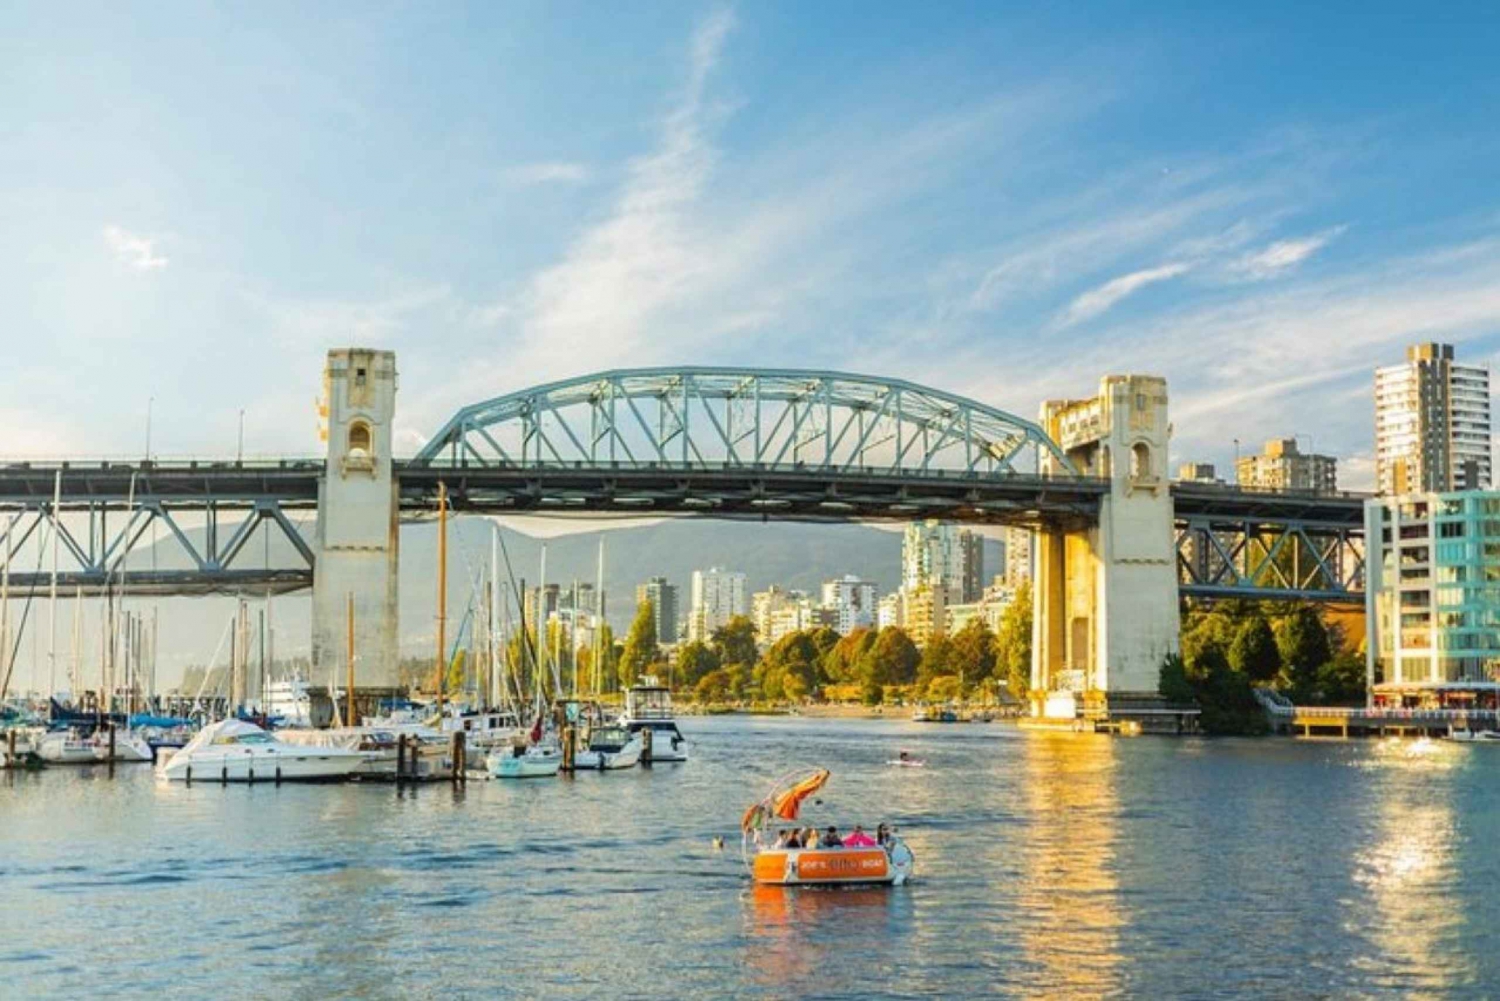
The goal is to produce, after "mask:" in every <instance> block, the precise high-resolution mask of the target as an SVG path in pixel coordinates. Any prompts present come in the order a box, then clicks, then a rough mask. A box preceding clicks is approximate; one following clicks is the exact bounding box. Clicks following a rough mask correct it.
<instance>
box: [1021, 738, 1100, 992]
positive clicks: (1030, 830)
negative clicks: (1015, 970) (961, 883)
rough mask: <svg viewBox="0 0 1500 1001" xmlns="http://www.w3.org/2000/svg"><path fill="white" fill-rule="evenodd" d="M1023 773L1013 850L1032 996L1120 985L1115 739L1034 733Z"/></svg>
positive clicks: (1094, 989)
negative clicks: (1020, 824) (1021, 813)
mask: <svg viewBox="0 0 1500 1001" xmlns="http://www.w3.org/2000/svg"><path fill="white" fill-rule="evenodd" d="M1033 737H1034V739H1032V740H1031V741H1029V742H1028V746H1027V748H1026V761H1025V767H1024V769H1023V772H1024V782H1025V796H1024V803H1025V809H1026V812H1027V815H1028V816H1027V819H1028V821H1029V822H1028V825H1027V828H1026V833H1025V836H1024V838H1023V839H1022V840H1021V841H1020V843H1019V845H1018V848H1019V850H1020V853H1021V856H1022V864H1021V870H1022V872H1023V873H1024V880H1023V886H1022V889H1021V891H1020V894H1019V897H1018V900H1017V910H1018V911H1019V912H1022V913H1025V914H1027V915H1028V920H1027V921H1026V922H1025V924H1024V928H1023V931H1022V935H1021V941H1022V947H1023V949H1024V952H1025V956H1026V959H1027V961H1028V962H1029V963H1031V964H1034V965H1035V966H1036V967H1037V968H1038V975H1037V976H1036V977H1034V978H1033V979H1034V980H1036V981H1037V982H1038V984H1039V986H1038V987H1037V989H1036V991H1035V992H1034V993H1035V996H1039V997H1040V996H1050V997H1060V996H1098V995H1100V994H1103V993H1107V992H1110V991H1112V990H1118V989H1119V987H1120V981H1119V975H1120V967H1121V962H1122V957H1121V954H1120V929H1121V928H1122V926H1123V925H1124V924H1125V916H1124V913H1123V909H1124V904H1123V902H1122V900H1121V897H1120V892H1119V891H1120V887H1119V878H1118V871H1117V858H1116V842H1117V839H1118V837H1119V829H1118V820H1119V809H1120V804H1119V799H1118V795H1117V790H1116V787H1115V782H1116V774H1115V773H1116V769H1117V767H1118V747H1117V742H1116V741H1115V740H1114V739H1113V738H1110V737H1096V736H1092V735H1089V736H1084V735H1078V734H1047V733H1037V734H1033Z"/></svg>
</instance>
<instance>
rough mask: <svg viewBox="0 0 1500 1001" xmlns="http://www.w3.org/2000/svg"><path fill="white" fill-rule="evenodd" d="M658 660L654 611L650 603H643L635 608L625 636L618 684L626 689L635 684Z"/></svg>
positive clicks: (658, 652)
mask: <svg viewBox="0 0 1500 1001" xmlns="http://www.w3.org/2000/svg"><path fill="white" fill-rule="evenodd" d="M660 659H661V649H660V648H659V647H658V646H657V645H656V610H655V609H654V608H652V606H651V602H649V601H643V602H641V603H640V604H639V605H637V606H636V609H635V619H634V621H632V622H631V623H630V632H629V633H627V634H626V636H625V652H624V655H623V656H621V657H620V684H621V685H624V686H627V687H628V686H630V685H633V684H635V683H636V681H637V680H639V678H640V676H641V675H642V674H647V673H650V670H651V666H652V665H653V664H655V663H656V662H657V661H659V660H660Z"/></svg>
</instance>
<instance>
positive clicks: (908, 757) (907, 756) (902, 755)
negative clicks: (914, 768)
mask: <svg viewBox="0 0 1500 1001" xmlns="http://www.w3.org/2000/svg"><path fill="white" fill-rule="evenodd" d="M897 760H899V761H910V760H911V755H910V754H907V753H906V752H905V751H902V752H901V753H900V754H899V755H897Z"/></svg>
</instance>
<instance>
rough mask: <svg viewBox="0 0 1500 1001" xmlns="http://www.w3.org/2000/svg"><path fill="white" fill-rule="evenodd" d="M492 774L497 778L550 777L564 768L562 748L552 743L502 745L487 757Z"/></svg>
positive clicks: (486, 763) (486, 764)
mask: <svg viewBox="0 0 1500 1001" xmlns="http://www.w3.org/2000/svg"><path fill="white" fill-rule="evenodd" d="M485 766H486V767H487V768H488V769H489V772H490V776H491V777H492V778H497V779H543V778H550V777H552V776H554V775H556V774H557V773H558V771H559V770H560V769H561V768H562V750H561V749H559V748H557V747H554V746H552V745H550V744H533V745H531V746H530V747H528V748H526V749H525V750H522V749H521V748H520V747H514V746H512V747H500V748H497V749H495V750H494V751H491V752H490V755H489V757H488V758H486V759H485Z"/></svg>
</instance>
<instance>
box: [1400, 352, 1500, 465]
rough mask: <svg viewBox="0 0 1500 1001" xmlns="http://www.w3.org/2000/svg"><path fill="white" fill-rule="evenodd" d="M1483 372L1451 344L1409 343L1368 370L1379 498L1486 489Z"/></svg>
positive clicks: (1486, 378) (1486, 381) (1486, 385)
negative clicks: (1459, 358) (1459, 359)
mask: <svg viewBox="0 0 1500 1001" xmlns="http://www.w3.org/2000/svg"><path fill="white" fill-rule="evenodd" d="M1490 468H1491V460H1490V370H1489V369H1488V368H1487V367H1485V366H1482V365H1459V364H1457V363H1456V362H1455V361H1454V360H1453V345H1451V344H1413V345H1412V346H1410V347H1409V348H1407V349H1406V362H1405V364H1402V365H1389V366H1386V367H1385V368H1378V369H1376V370H1375V485H1376V489H1377V490H1378V491H1379V492H1380V493H1382V494H1387V495H1391V494H1410V493H1434V492H1443V491H1450V490H1488V489H1489V488H1490V483H1491V480H1490Z"/></svg>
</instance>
